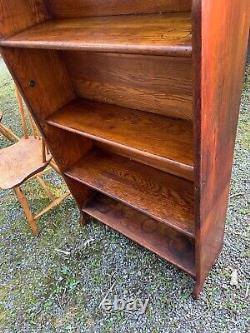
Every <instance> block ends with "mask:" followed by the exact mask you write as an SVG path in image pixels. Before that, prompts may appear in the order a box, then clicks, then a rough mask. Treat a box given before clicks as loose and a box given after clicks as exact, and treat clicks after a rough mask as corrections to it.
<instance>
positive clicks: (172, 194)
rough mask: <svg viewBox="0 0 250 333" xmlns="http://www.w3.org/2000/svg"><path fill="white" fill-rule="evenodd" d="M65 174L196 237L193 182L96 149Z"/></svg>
mask: <svg viewBox="0 0 250 333" xmlns="http://www.w3.org/2000/svg"><path fill="white" fill-rule="evenodd" d="M65 174H66V175H67V176H68V177H70V178H73V179H75V180H76V181H79V182H81V183H83V184H85V185H87V186H90V187H92V188H93V189H95V190H97V191H100V192H102V193H104V194H106V195H108V196H110V197H112V198H115V199H117V200H119V201H121V202H123V203H124V204H127V205H128V206H130V207H133V208H135V209H137V210H139V211H141V212H142V213H144V214H147V215H148V216H150V217H152V218H154V219H155V220H158V221H160V222H162V223H165V224H167V225H168V226H171V227H172V228H173V229H175V230H178V231H179V232H181V233H183V234H186V235H188V236H190V237H194V215H193V199H194V194H193V184H192V182H189V181H186V180H184V179H181V178H178V177H175V176H172V175H170V174H167V173H164V172H162V171H158V170H156V169H154V168H151V167H149V166H146V165H143V164H140V163H137V162H134V161H131V160H129V159H127V158H124V157H121V156H118V155H114V154H109V153H105V152H103V151H101V150H94V151H93V152H91V153H90V154H89V155H86V156H84V157H83V158H82V159H81V160H80V161H77V163H76V164H75V165H74V166H73V167H72V168H71V169H69V170H67V171H66V172H65Z"/></svg>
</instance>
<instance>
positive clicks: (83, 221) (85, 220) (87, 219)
mask: <svg viewBox="0 0 250 333" xmlns="http://www.w3.org/2000/svg"><path fill="white" fill-rule="evenodd" d="M90 219H91V217H90V216H89V215H88V214H85V213H82V212H80V221H79V223H80V225H86V224H87V223H89V222H90Z"/></svg>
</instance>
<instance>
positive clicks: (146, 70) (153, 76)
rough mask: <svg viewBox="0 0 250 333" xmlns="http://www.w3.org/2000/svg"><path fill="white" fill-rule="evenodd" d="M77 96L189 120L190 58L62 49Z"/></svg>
mask: <svg viewBox="0 0 250 333" xmlns="http://www.w3.org/2000/svg"><path fill="white" fill-rule="evenodd" d="M62 55H63V60H64V62H65V64H66V66H67V68H68V71H69V73H70V74H71V79H72V82H73V85H74V87H75V91H76V92H77V95H78V96H80V97H83V98H88V99H91V100H95V101H99V102H104V103H110V104H116V105H121V106H125V107H127V108H132V109H138V110H142V111H148V112H154V113H159V114H162V115H166V116H170V117H176V118H183V119H192V118H193V103H192V59H191V58H178V57H153V56H147V57H145V56H143V55H130V54H126V55H121V54H107V53H88V52H76V51H73V52H72V51H68V52H63V54H62Z"/></svg>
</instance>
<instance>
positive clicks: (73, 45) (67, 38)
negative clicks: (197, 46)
mask: <svg viewBox="0 0 250 333" xmlns="http://www.w3.org/2000/svg"><path fill="white" fill-rule="evenodd" d="M0 45H2V46H8V47H25V48H26V47H28V48H45V49H46V48H49V49H51V48H53V49H63V50H66V49H71V50H84V51H94V52H119V53H139V54H156V55H170V56H190V55H191V51H192V46H191V18H190V13H178V14H163V15H153V14H152V15H140V16H133V15H127V16H108V17H91V18H84V19H82V18H80V19H66V20H65V19H64V20H63V19H61V20H49V21H47V22H45V23H41V24H39V25H36V26H34V27H32V28H31V29H28V30H25V31H23V32H21V33H19V34H16V35H14V36H12V37H10V38H8V39H6V40H3V41H1V42H0Z"/></svg>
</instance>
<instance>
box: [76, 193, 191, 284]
mask: <svg viewBox="0 0 250 333" xmlns="http://www.w3.org/2000/svg"><path fill="white" fill-rule="evenodd" d="M82 210H83V212H84V213H87V214H88V215H90V216H92V217H93V218H95V219H97V220H99V221H101V222H102V223H104V224H106V225H108V226H109V227H111V228H113V229H114V230H116V231H119V232H120V233H122V234H123V235H125V236H127V237H128V238H130V239H132V240H133V241H135V242H137V243H138V244H140V245H142V246H143V247H145V248H147V249H148V250H150V251H152V252H154V253H156V254H157V255H159V256H160V257H162V258H164V259H166V260H167V261H169V262H170V263H173V264H175V265H176V266H177V267H179V268H181V269H182V270H184V271H185V272H187V273H188V274H190V275H191V276H193V277H195V264H194V263H195V258H194V243H193V241H192V240H191V239H189V238H187V237H186V236H183V235H181V234H179V233H178V232H175V231H173V230H171V229H170V228H168V227H166V226H165V225H164V224H162V223H159V222H157V221H155V220H152V219H150V218H148V217H147V216H146V215H144V214H141V213H139V212H137V211H135V210H134V209H131V208H130V207H128V206H126V205H124V204H122V203H119V202H117V201H115V200H113V199H111V198H108V197H106V196H104V195H103V194H97V195H96V196H95V197H94V198H93V199H92V201H91V202H89V203H88V205H87V206H86V207H84V208H83V209H82Z"/></svg>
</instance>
